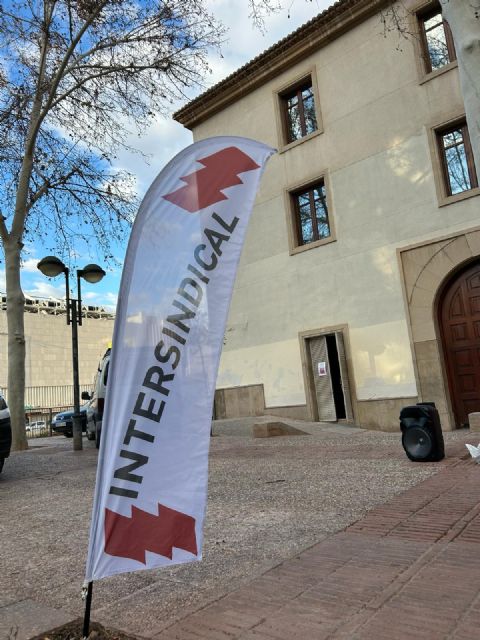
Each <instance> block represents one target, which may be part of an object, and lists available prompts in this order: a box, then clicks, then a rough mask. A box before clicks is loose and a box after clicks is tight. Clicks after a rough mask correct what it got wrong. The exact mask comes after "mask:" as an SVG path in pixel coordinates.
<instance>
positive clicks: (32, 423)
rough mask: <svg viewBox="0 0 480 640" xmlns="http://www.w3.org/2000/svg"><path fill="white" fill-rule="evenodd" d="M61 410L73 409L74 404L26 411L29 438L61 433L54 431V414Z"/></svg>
mask: <svg viewBox="0 0 480 640" xmlns="http://www.w3.org/2000/svg"><path fill="white" fill-rule="evenodd" d="M60 411H73V406H72V405H70V406H63V407H48V408H46V409H39V408H37V409H32V410H30V411H26V412H25V431H26V434H27V438H44V437H45V436H56V435H59V434H57V433H55V431H52V420H53V416H54V415H55V414H57V413H60Z"/></svg>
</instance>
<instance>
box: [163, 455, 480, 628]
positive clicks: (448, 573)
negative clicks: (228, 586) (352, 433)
mask: <svg viewBox="0 0 480 640" xmlns="http://www.w3.org/2000/svg"><path fill="white" fill-rule="evenodd" d="M451 453H452V452H451ZM456 454H457V455H458V456H459V458H458V459H457V460H452V459H450V464H449V465H448V466H447V467H445V468H444V469H443V470H442V471H441V472H440V473H438V474H436V475H434V476H431V477H430V478H428V479H427V480H425V481H424V482H422V483H421V484H419V485H417V486H415V487H413V488H411V489H409V490H407V491H405V492H404V493H402V494H400V495H399V496H397V497H395V498H393V499H392V500H389V501H388V502H387V503H386V504H384V505H382V506H379V507H377V508H375V509H373V510H371V511H370V512H369V513H368V514H367V515H366V516H365V517H364V518H362V519H360V520H358V521H357V522H355V523H354V524H352V525H351V526H349V527H347V529H346V530H344V531H342V532H339V533H337V534H334V535H332V536H329V537H328V538H327V539H325V540H323V541H322V542H320V543H319V544H316V545H314V546H312V547H311V548H309V549H307V550H306V551H304V552H302V553H300V554H297V555H296V556H295V557H293V558H291V559H289V560H286V561H285V562H282V563H280V564H279V565H278V566H276V567H274V568H273V569H271V570H270V571H267V572H266V573H264V574H263V575H262V576H261V577H259V578H256V579H254V580H252V581H250V582H249V584H248V585H246V586H244V587H243V588H241V589H238V590H236V591H234V592H231V593H229V594H228V595H226V596H225V597H223V598H221V599H219V600H218V601H216V602H215V603H213V604H211V605H210V606H208V607H206V608H204V609H202V610H201V611H199V612H196V613H194V614H192V615H189V616H187V617H185V618H184V619H183V620H182V621H181V622H178V623H176V624H174V625H172V626H170V627H169V628H167V629H166V630H164V631H163V632H161V633H159V634H157V635H155V636H154V637H155V638H156V640H202V639H205V640H207V639H208V640H213V639H216V640H220V639H224V640H227V639H228V640H235V639H237V638H241V639H242V640H274V639H277V640H290V639H291V638H299V639H302V640H310V639H311V640H327V639H328V640H385V639H386V638H388V639H389V640H410V639H411V640H420V639H425V640H427V639H428V640H440V639H441V638H442V639H443V638H444V639H447V638H449V639H450V638H451V639H452V640H473V639H474V638H478V637H480V631H479V628H480V554H479V549H480V546H479V543H480V483H479V476H480V468H479V467H478V465H476V464H475V463H474V462H473V461H472V460H471V459H470V460H462V459H460V456H463V455H464V453H463V449H461V448H457V449H456ZM452 462H453V463H452Z"/></svg>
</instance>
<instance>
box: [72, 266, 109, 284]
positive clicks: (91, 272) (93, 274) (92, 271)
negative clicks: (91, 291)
mask: <svg viewBox="0 0 480 640" xmlns="http://www.w3.org/2000/svg"><path fill="white" fill-rule="evenodd" d="M78 275H79V276H80V277H81V278H83V279H84V280H86V281H87V282H90V284H95V283H97V282H100V280H101V279H102V278H103V277H104V276H105V271H104V270H103V269H102V268H101V267H99V266H98V264H87V266H86V267H84V268H83V269H80V270H79V271H78Z"/></svg>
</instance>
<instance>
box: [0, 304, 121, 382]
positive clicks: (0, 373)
mask: <svg viewBox="0 0 480 640" xmlns="http://www.w3.org/2000/svg"><path fill="white" fill-rule="evenodd" d="M24 317H25V341H26V345H25V346H26V369H25V375H26V379H25V384H26V386H27V387H37V386H55V385H71V384H72V375H73V374H72V330H71V327H70V326H68V325H67V323H66V321H65V316H64V315H61V316H55V315H47V314H43V313H25V316H24ZM112 333H113V320H112V319H108V318H98V319H97V318H83V323H82V326H81V327H78V352H79V378H80V384H92V383H93V378H94V376H95V373H96V371H97V368H98V363H99V361H100V358H101V356H102V355H103V354H104V353H105V349H106V348H107V346H108V344H109V342H110V341H111V339H112ZM0 354H1V356H0V387H6V386H7V364H8V359H7V314H6V312H5V311H0Z"/></svg>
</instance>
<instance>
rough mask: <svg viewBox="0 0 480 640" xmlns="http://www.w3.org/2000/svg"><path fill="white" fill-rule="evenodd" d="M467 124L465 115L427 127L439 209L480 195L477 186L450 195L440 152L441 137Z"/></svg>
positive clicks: (457, 115) (477, 171) (477, 170)
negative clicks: (454, 128) (443, 133)
mask: <svg viewBox="0 0 480 640" xmlns="http://www.w3.org/2000/svg"><path fill="white" fill-rule="evenodd" d="M464 123H466V119H465V113H461V114H456V115H452V116H451V117H450V118H448V119H447V120H444V121H442V122H436V123H434V124H431V125H429V126H428V127H427V133H428V145H429V148H430V157H431V160H432V169H433V178H434V182H435V190H436V193H437V202H438V206H439V207H444V206H446V205H449V204H453V203H455V202H459V201H461V200H466V199H467V198H473V197H475V196H478V195H480V187H478V186H476V187H473V188H472V189H468V190H467V191H462V192H461V193H456V194H454V195H449V193H448V188H447V184H446V177H445V162H444V157H443V153H442V151H441V150H440V145H439V135H441V133H442V132H445V131H448V129H450V128H453V127H455V126H457V125H460V124H464ZM475 169H476V173H477V183H478V176H479V173H480V172H479V168H478V167H476V168H475Z"/></svg>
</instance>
